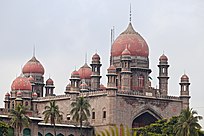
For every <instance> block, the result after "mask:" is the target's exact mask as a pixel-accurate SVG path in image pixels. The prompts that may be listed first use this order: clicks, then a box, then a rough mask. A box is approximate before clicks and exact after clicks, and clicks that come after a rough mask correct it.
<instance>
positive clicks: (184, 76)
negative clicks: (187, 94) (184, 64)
mask: <svg viewBox="0 0 204 136" xmlns="http://www.w3.org/2000/svg"><path fill="white" fill-rule="evenodd" d="M183 82H187V83H188V82H189V77H188V76H187V75H186V74H184V75H182V76H181V83H183Z"/></svg>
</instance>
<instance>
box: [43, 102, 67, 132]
mask: <svg viewBox="0 0 204 136" xmlns="http://www.w3.org/2000/svg"><path fill="white" fill-rule="evenodd" d="M49 104H50V105H49V106H45V111H43V114H44V121H45V123H47V122H48V121H50V123H51V125H53V126H54V134H55V136H56V129H55V123H56V122H59V123H60V122H61V120H62V114H63V112H61V111H60V110H59V106H58V105H56V103H55V101H50V103H49Z"/></svg>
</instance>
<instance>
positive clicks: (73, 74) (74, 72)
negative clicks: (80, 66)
mask: <svg viewBox="0 0 204 136" xmlns="http://www.w3.org/2000/svg"><path fill="white" fill-rule="evenodd" d="M71 76H79V72H78V71H76V70H74V71H73V72H72V74H71Z"/></svg>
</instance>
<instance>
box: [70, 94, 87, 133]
mask: <svg viewBox="0 0 204 136" xmlns="http://www.w3.org/2000/svg"><path fill="white" fill-rule="evenodd" d="M71 107H72V109H71V112H70V114H71V115H73V116H72V119H73V120H76V121H77V122H79V123H80V136H82V121H84V120H86V121H87V120H88V117H89V116H90V111H89V108H90V107H91V105H90V104H89V102H88V100H87V99H84V97H77V99H76V101H74V102H72V103H71Z"/></svg>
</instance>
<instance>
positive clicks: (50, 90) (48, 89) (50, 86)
mask: <svg viewBox="0 0 204 136" xmlns="http://www.w3.org/2000/svg"><path fill="white" fill-rule="evenodd" d="M54 88H55V86H54V81H53V80H52V79H51V78H49V79H48V80H47V81H46V85H45V96H53V95H54Z"/></svg>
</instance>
